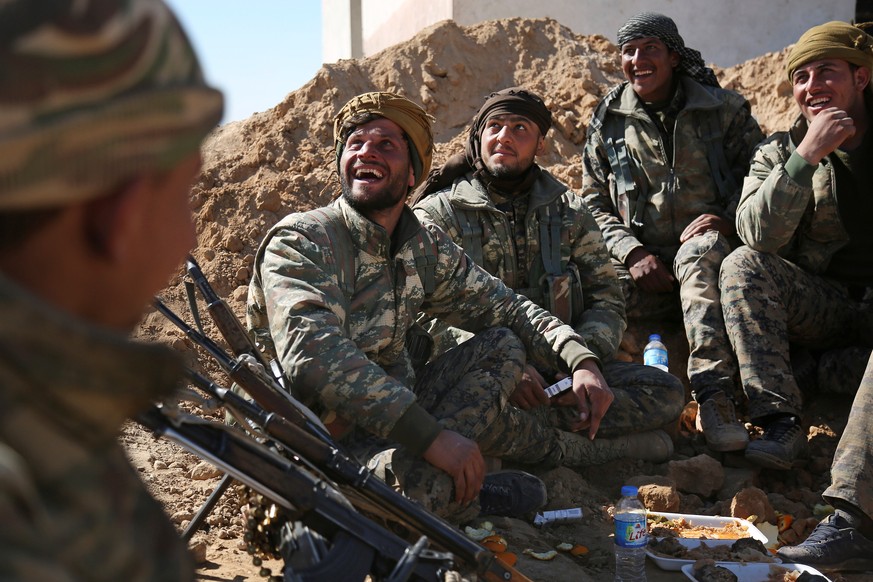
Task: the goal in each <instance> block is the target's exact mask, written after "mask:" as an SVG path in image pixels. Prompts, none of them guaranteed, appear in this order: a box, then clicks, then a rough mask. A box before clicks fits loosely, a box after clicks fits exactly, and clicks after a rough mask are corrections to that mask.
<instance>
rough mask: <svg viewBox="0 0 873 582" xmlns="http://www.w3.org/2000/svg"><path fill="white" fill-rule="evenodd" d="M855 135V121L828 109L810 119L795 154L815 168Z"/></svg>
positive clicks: (831, 108)
mask: <svg viewBox="0 0 873 582" xmlns="http://www.w3.org/2000/svg"><path fill="white" fill-rule="evenodd" d="M854 135H855V121H854V120H853V119H852V118H851V117H850V116H849V114H848V113H846V112H845V111H843V110H842V109H837V108H836V107H828V108H827V109H825V110H823V111H820V112H819V113H818V115H816V116H815V117H813V118H812V121H811V122H810V123H809V129H807V130H806V135H805V136H803V141H801V142H800V145H798V146H797V153H798V154H800V155H801V156H802V157H803V159H804V160H806V162H807V163H808V164H810V165H813V166H817V165H818V163H819V162H820V161H821V160H822V158H824V157H825V156H826V155H828V154H829V153H831V152H832V151H834V150H835V149H837V148H838V147H840V146H841V145H842V144H843V142H844V141H846V140H847V139H849V138H851V137H852V136H854Z"/></svg>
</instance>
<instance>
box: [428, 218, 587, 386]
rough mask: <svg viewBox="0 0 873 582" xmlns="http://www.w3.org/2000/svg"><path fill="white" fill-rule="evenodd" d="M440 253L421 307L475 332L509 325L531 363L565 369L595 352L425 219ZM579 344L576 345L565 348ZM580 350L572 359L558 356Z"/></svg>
mask: <svg viewBox="0 0 873 582" xmlns="http://www.w3.org/2000/svg"><path fill="white" fill-rule="evenodd" d="M424 226H425V228H427V230H428V232H429V233H430V235H431V237H433V240H434V243H435V244H436V245H437V248H438V253H439V263H438V264H437V273H436V281H437V285H436V288H435V290H434V292H433V293H432V294H430V295H428V296H425V298H424V302H423V303H422V306H421V308H422V311H424V312H425V313H427V314H428V315H430V316H432V317H436V318H439V319H442V320H443V321H445V322H446V323H448V324H449V325H452V326H455V327H459V328H461V329H464V330H467V331H471V332H477V331H480V330H483V329H486V328H489V327H497V326H501V327H508V328H509V329H511V330H512V331H513V332H514V333H515V334H516V335H517V336H518V337H519V338H520V339H521V340H522V342H523V343H524V345H525V347H526V348H527V351H528V358H529V359H530V360H531V361H532V362H534V363H535V364H538V365H541V366H546V367H548V368H551V369H555V370H562V371H567V372H569V371H570V370H571V369H573V368H574V367H575V366H576V365H578V363H579V359H580V358H581V359H585V358H595V359H596V356H595V355H594V353H593V352H592V351H591V350H589V349H587V348H586V347H585V341H584V340H583V339H582V337H581V336H579V335H578V334H577V333H576V332H575V331H574V330H573V328H571V327H570V326H568V325H564V324H563V323H562V322H561V320H560V319H558V318H556V317H554V316H552V315H551V314H550V313H549V312H548V311H546V310H544V309H542V308H541V307H538V306H537V305H536V304H534V303H533V302H532V301H530V300H529V299H527V298H526V297H523V296H521V295H516V294H515V292H514V291H513V290H512V289H510V288H509V287H507V286H506V285H504V284H503V282H502V281H501V280H500V279H498V278H497V277H493V276H492V275H490V274H489V273H488V272H487V271H485V270H484V269H483V268H482V267H480V266H478V265H476V264H475V263H473V261H470V260H468V258H467V255H466V254H465V253H464V250H463V249H462V248H461V247H459V246H458V245H456V244H455V243H454V242H453V241H452V239H451V238H449V236H448V235H447V234H446V233H445V232H443V230H442V229H441V228H439V227H438V226H436V225H434V224H432V223H425V224H424ZM568 344H578V345H579V346H580V350H581V351H579V350H571V349H568V348H569V346H568ZM570 352H573V353H576V354H581V356H578V355H577V357H576V359H575V360H574V361H568V360H567V359H564V358H562V357H561V354H562V353H563V354H566V353H570Z"/></svg>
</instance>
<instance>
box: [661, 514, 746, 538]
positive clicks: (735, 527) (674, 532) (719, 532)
mask: <svg viewBox="0 0 873 582" xmlns="http://www.w3.org/2000/svg"><path fill="white" fill-rule="evenodd" d="M648 524H649V535H651V536H655V537H675V538H698V539H703V540H736V539H740V538H748V537H751V534H750V533H749V528H747V527H746V525H745V524H744V523H742V522H741V521H739V520H732V521H729V522H727V523H725V524H723V525H718V526H713V525H693V524H692V523H691V522H689V521H688V520H687V519H686V518H684V517H678V518H674V519H670V518H667V517H664V516H662V515H652V514H649V520H648Z"/></svg>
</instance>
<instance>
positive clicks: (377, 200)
mask: <svg viewBox="0 0 873 582" xmlns="http://www.w3.org/2000/svg"><path fill="white" fill-rule="evenodd" d="M340 182H341V186H342V197H343V199H344V200H345V201H346V203H347V204H348V205H349V206H351V207H352V208H354V209H355V210H357V211H358V212H360V213H361V214H364V215H366V214H367V213H368V212H377V211H382V210H388V209H390V208H394V207H395V206H397V204H398V203H400V202H403V201H405V200H406V195H407V193H408V192H407V187H406V181H405V180H404V179H402V178H401V177H393V178H391V179H390V180H389V181H388V182H387V183H385V184H383V185H382V186H374V187H373V188H370V187H365V188H364V189H363V191H358V192H355V191H354V189H353V188H352V186H351V184H349V180H348V179H347V178H346V176H343V177H342V179H341V180H340Z"/></svg>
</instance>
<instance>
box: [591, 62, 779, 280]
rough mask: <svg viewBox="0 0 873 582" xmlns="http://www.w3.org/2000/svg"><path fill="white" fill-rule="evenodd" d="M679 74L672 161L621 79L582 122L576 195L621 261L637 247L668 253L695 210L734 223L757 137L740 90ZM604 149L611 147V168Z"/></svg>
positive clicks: (668, 255)
mask: <svg viewBox="0 0 873 582" xmlns="http://www.w3.org/2000/svg"><path fill="white" fill-rule="evenodd" d="M680 78H681V82H682V84H683V85H682V88H683V90H684V92H685V96H686V102H685V107H684V108H683V109H682V110H681V111H680V112H679V114H678V116H677V118H676V126H675V129H674V132H673V164H672V166H671V165H670V163H669V157H668V156H667V154H666V152H665V150H664V144H663V143H662V140H661V136H660V133H659V132H658V129H657V127H656V126H655V124H654V123H653V122H652V120H651V118H650V117H649V114H648V113H647V112H646V110H645V109H644V108H643V105H642V103H641V102H640V101H639V99H638V97H637V95H636V93H634V92H633V90H632V89H630V87H629V86H628V85H627V83H623V84H621V85H619V86H618V87H616V88H615V89H613V91H611V92H610V94H609V95H607V97H605V98H604V99H603V100H602V101H601V103H600V104H599V105H598V107H597V109H596V110H595V112H594V116H593V118H592V121H591V124H589V128H588V136H587V139H586V144H585V149H584V152H583V164H584V167H583V181H582V187H583V193H582V194H583V196H584V198H585V202H586V203H587V204H588V207H589V208H590V209H591V212H592V213H593V214H594V217H595V218H596V219H597V223H598V224H599V225H600V228H601V230H602V231H603V235H604V239H605V241H606V246H607V248H608V249H609V251H610V253H611V254H612V256H613V257H615V258H616V259H618V260H619V261H621V262H622V263H624V262H625V260H626V259H627V256H628V254H630V252H631V251H632V250H634V249H635V248H637V247H640V246H645V247H646V248H648V249H650V250H652V251H653V252H656V253H657V252H658V251H661V252H662V254H663V255H664V256H665V257H666V258H667V259H669V260H672V257H673V256H674V255H675V252H676V249H677V248H678V246H679V236H680V235H681V234H682V231H683V230H685V227H686V226H688V224H690V223H691V222H692V221H693V220H694V219H695V218H697V217H698V216H700V215H702V214H715V215H717V216H721V217H722V218H725V219H726V220H729V221H731V222H733V220H734V213H735V210H736V205H737V202H738V201H739V197H740V185H741V184H742V181H743V177H744V176H745V175H746V172H747V170H748V168H749V160H750V159H751V157H752V153H753V151H754V148H755V146H756V145H757V144H758V143H759V142H760V141H761V140H762V139H763V138H764V136H763V134H762V133H761V129H760V128H759V127H758V123H757V121H755V119H754V118H753V117H752V115H751V108H750V106H749V102H748V101H746V100H745V99H744V98H743V97H741V96H740V95H738V94H737V93H734V92H733V91H728V90H725V89H720V88H717V87H709V86H704V85H701V84H699V83H697V82H696V81H694V80H693V79H691V78H689V77H687V76H685V75H682V76H681V77H680ZM621 140H623V141H621ZM617 144H618V145H623V147H617ZM610 149H612V150H613V152H615V151H616V150H617V151H618V156H617V157H618V160H617V161H618V163H619V165H620V168H621V170H620V171H619V172H618V173H616V172H615V171H614V170H613V165H614V164H615V158H616V156H615V155H612V156H611V152H610V151H609V150H610ZM611 157H612V158H613V165H611V161H610V158H611ZM714 166H715V167H716V168H719V167H723V168H724V170H723V172H720V173H719V172H716V171H713V167H714ZM717 173H718V174H719V175H721V179H720V180H718V181H717V180H716V178H715V176H716V174H717ZM720 183H721V184H723V187H722V190H726V191H725V192H723V193H722V192H720V190H719V184H720Z"/></svg>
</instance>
